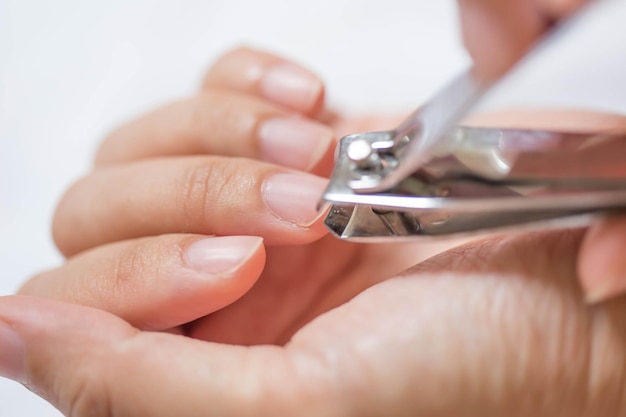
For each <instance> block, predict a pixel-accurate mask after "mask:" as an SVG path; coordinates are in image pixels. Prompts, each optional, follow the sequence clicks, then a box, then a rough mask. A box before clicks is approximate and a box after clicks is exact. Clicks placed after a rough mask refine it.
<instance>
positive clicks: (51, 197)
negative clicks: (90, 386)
mask: <svg viewBox="0 0 626 417" xmlns="http://www.w3.org/2000/svg"><path fill="white" fill-rule="evenodd" d="M619 1H620V0H614V1H613V3H617V2H619ZM623 3H624V4H626V2H623ZM622 12H626V10H624V8H623V7H622ZM455 13H456V10H455V3H454V2H453V0H437V1H433V0H386V1H384V2H382V1H375V0H316V1H314V2H306V3H304V2H297V1H293V0H292V1H288V0H264V1H252V0H228V1H227V0H205V1H202V0H182V1H181V0H178V1H173V0H172V1H166V0H145V1H142V0H134V1H129V0H108V1H99V2H96V1H84V0H82V1H81V0H55V1H45V0H39V1H37V0H0V295H2V294H10V293H12V292H14V291H15V289H16V288H17V287H18V285H19V283H20V282H21V281H23V280H24V279H25V278H27V277H28V276H29V275H31V274H32V273H34V272H35V271H38V270H41V269H44V268H49V267H52V266H54V265H57V264H58V263H59V262H61V259H60V257H59V256H58V254H57V253H56V251H55V250H54V246H53V244H52V242H51V238H50V235H49V223H50V219H51V215H52V212H53V209H54V205H55V202H56V201H57V200H58V198H59V197H60V194H61V193H62V191H63V189H64V188H66V187H67V186H68V185H69V184H70V183H71V181H73V180H74V179H76V178H77V177H79V176H80V175H81V174H83V173H85V172H86V171H87V170H88V169H89V166H90V160H91V158H92V155H93V152H94V149H95V146H96V144H97V143H98V141H99V140H100V139H101V138H102V137H103V136H104V135H105V134H106V132H107V131H109V130H110V129H111V128H112V127H114V126H115V125H116V124H118V123H120V122H121V121H124V120H126V119H128V118H130V117H133V116H135V115H137V114H139V113H141V112H143V111H146V110H148V109H150V108H152V107H154V106H156V105H159V104H161V103H164V102H167V101H169V100H172V99H175V98H178V97H181V96H186V95H189V94H192V93H193V91H194V90H195V89H196V88H197V86H198V84H199V81H200V79H201V77H202V73H203V71H204V70H205V69H206V68H207V66H208V65H209V63H210V62H211V61H212V60H214V59H215V58H216V57H217V56H218V55H219V54H220V53H221V52H223V51H226V50H228V49H229V48H231V47H233V46H236V45H241V44H248V45H252V46H259V47H262V48H265V49H268V50H271V51H274V52H278V53H283V54H285V55H287V56H290V57H292V58H294V59H296V60H298V61H299V62H301V63H303V64H305V65H307V66H309V67H310V68H312V69H313V70H315V71H316V72H317V73H319V74H320V75H321V76H322V78H323V79H324V80H325V81H326V82H327V85H328V93H329V100H330V102H331V103H332V105H333V106H335V107H339V108H343V109H348V110H350V111H351V112H358V111H362V110H375V111H382V112H385V113H392V112H394V111H397V110H407V109H411V108H413V107H415V106H416V105H418V104H419V103H420V102H422V101H423V100H424V99H426V98H427V97H428V96H429V95H431V94H432V93H433V92H434V91H435V90H436V89H437V88H439V87H440V86H441V85H442V84H443V83H444V82H445V81H446V80H448V79H449V78H450V77H452V76H453V75H454V74H456V73H458V72H459V71H460V70H461V69H462V68H464V67H465V66H466V65H467V62H468V61H467V57H466V56H465V54H464V52H463V50H462V48H461V44H460V41H459V38H458V25H457V21H456V15H455ZM605 14H606V13H605ZM621 16H622V17H621V20H622V21H623V18H624V17H625V16H626V15H625V14H624V13H622V15H621ZM603 19H605V20H606V19H610V17H607V16H604V18H603ZM613 21H614V23H613V24H612V25H609V24H602V25H596V26H597V28H596V29H598V28H599V29H598V30H596V32H598V35H597V37H596V38H595V40H596V43H594V44H593V45H594V48H593V51H594V52H593V56H590V55H584V54H581V53H580V48H579V47H573V46H571V45H570V48H569V49H568V48H565V47H564V48H562V50H563V52H562V53H561V54H553V55H551V56H550V57H549V58H548V59H546V63H545V64H544V68H545V71H544V72H542V77H543V79H544V86H543V88H539V89H538V88H530V89H529V88H528V86H529V85H533V86H535V87H536V86H537V85H540V84H541V82H540V81H537V80H534V81H533V76H532V75H531V76H529V77H527V80H526V81H525V82H518V83H515V84H514V88H512V89H511V91H512V92H513V93H514V94H513V93H511V94H510V95H509V99H511V97H515V98H516V99H517V101H515V100H513V102H516V103H522V104H533V103H535V101H536V100H537V99H538V97H540V96H541V97H542V99H543V102H548V103H550V104H559V105H562V104H566V105H572V104H574V105H583V104H584V105H586V106H591V107H594V108H603V109H608V110H614V111H621V112H624V113H626V85H625V84H626V83H625V82H624V81H623V76H622V75H621V74H625V73H626V71H625V70H624V69H625V68H626V65H621V64H624V62H622V63H621V64H620V65H606V62H607V60H611V62H614V61H616V60H621V61H624V60H626V54H624V53H623V52H621V54H619V53H618V54H616V53H613V54H611V52H612V51H613V52H614V51H615V49H611V48H613V47H611V46H607V45H606V44H607V42H606V40H607V39H615V38H616V37H617V38H619V39H626V32H625V29H623V26H624V25H623V24H619V23H616V22H618V21H617V20H615V19H613ZM581 42H582V43H583V44H584V43H585V40H584V39H583V40H582V41H581ZM588 42H592V41H588ZM578 46H580V43H578ZM617 50H618V51H625V50H626V48H624V47H623V45H622V48H621V49H617ZM596 55H597V56H596ZM616 55H617V57H616ZM620 56H621V58H620ZM568 60H569V61H568ZM564 68H568V71H564ZM573 68H577V69H580V68H584V69H585V71H583V72H584V73H585V74H586V75H585V76H586V82H583V83H581V82H578V81H576V82H575V80H574V79H573V78H572V77H573V76H572V75H571V73H572V72H573V71H570V70H571V69H573ZM574 72H575V71H574ZM540 78H541V77H540ZM546 78H547V79H548V80H549V82H545V79H546ZM529 80H530V81H529ZM589 80H594V83H592V82H591V81H589ZM528 83H530V84H528ZM1 354H2V352H0V355H1ZM58 415H59V414H58V412H56V411H55V410H54V409H52V407H50V406H48V405H47V404H46V403H45V402H43V401H42V400H39V399H38V398H37V397H35V396H34V395H32V394H30V393H28V392H27V391H26V390H25V389H24V388H22V387H21V386H19V385H17V384H14V383H12V382H9V381H6V380H2V379H1V378H0V417H5V416H6V417H26V416H29V417H33V416H37V417H46V416H58Z"/></svg>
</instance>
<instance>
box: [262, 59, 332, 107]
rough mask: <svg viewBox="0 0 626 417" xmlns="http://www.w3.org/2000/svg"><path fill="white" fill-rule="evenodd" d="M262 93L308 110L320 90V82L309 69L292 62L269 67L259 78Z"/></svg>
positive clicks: (290, 105) (276, 100) (283, 103)
mask: <svg viewBox="0 0 626 417" xmlns="http://www.w3.org/2000/svg"><path fill="white" fill-rule="evenodd" d="M261 91H262V92H263V95H264V96H265V97H266V98H268V99H270V100H272V101H275V102H277V103H279V104H282V105H285V106H287V107H291V108H293V109H297V110H303V111H307V110H310V109H311V107H312V106H313V104H314V103H315V101H316V100H317V99H318V97H319V95H320V94H321V91H322V83H321V81H320V80H319V79H317V77H315V76H314V75H313V74H312V73H310V72H309V71H307V70H305V69H303V68H300V67H298V66H296V65H293V64H287V63H283V64H278V65H275V66H273V67H271V68H269V69H268V70H267V71H266V73H265V74H264V75H263V78H262V80H261Z"/></svg>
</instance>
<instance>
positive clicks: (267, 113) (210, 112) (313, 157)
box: [96, 91, 334, 170]
mask: <svg viewBox="0 0 626 417" xmlns="http://www.w3.org/2000/svg"><path fill="white" fill-rule="evenodd" d="M333 143H334V139H333V132H332V130H331V129H330V128H328V127H326V126H324V125H322V124H320V123H317V122H315V121H313V120H309V119H305V118H302V117H296V116H294V115H292V114H289V113H287V112H285V111H284V110H281V109H280V108H278V107H276V106H274V105H271V104H269V103H266V102H264V101H262V100H260V99H258V98H254V97H248V96H245V95H242V94H237V93H231V92H224V91H209V92H205V93H202V94H200V95H198V96H197V97H194V98H192V99H187V100H182V101H178V102H176V103H173V104H170V105H168V106H165V107H162V108H160V109H158V110H156V111H154V112H152V113H149V114H147V115H146V116H144V117H142V118H140V119H138V120H136V121H133V122H131V123H128V124H127V125H125V126H123V127H121V128H120V129H118V130H116V131H115V132H114V133H113V134H111V135H110V136H109V137H108V138H107V139H106V140H105V141H104V142H103V144H102V146H101V148H100V150H99V151H98V155H97V156H96V165H98V166H103V165H110V164H115V163H120V162H126V161H130V160H135V159H140V158H150V157H157V156H170V155H196V154H212V155H224V156H241V157H247V158H254V159H261V160H265V161H268V162H273V163H276V164H279V165H283V166H286V167H290V168H295V169H299V170H311V169H312V168H313V167H315V165H316V164H317V163H318V162H319V161H320V159H322V157H323V156H324V154H326V153H327V151H328V150H329V148H330V146H331V145H332V144H333Z"/></svg>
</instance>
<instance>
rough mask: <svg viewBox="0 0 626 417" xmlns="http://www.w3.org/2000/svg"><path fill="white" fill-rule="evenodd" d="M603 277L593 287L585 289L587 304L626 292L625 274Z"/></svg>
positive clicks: (599, 301)
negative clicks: (603, 278)
mask: <svg viewBox="0 0 626 417" xmlns="http://www.w3.org/2000/svg"><path fill="white" fill-rule="evenodd" d="M605 279H606V280H603V281H601V282H600V283H598V284H596V286H595V287H592V288H589V289H586V291H585V302H586V303H587V304H598V303H601V302H603V301H606V300H608V299H610V298H613V297H617V296H618V295H622V294H624V293H625V292H626V275H620V276H619V277H605Z"/></svg>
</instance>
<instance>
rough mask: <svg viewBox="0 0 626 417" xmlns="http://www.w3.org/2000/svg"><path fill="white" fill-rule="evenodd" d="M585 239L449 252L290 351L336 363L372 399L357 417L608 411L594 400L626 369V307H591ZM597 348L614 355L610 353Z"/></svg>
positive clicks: (324, 319)
mask: <svg viewBox="0 0 626 417" xmlns="http://www.w3.org/2000/svg"><path fill="white" fill-rule="evenodd" d="M581 235H582V234H581V233H578V232H575V233H571V232H559V233H534V234H527V235H517V236H509V237H504V238H496V239H489V240H486V241H483V242H481V243H479V244H471V245H468V246H465V247H463V249H459V250H452V251H448V252H446V253H443V254H442V255H439V256H436V257H434V258H433V259H432V260H431V261H426V262H424V263H422V264H421V265H419V266H418V267H417V268H416V269H414V270H413V271H411V272H408V273H406V274H404V276H403V277H400V278H395V279H392V280H388V281H386V282H384V283H380V284H378V285H376V286H374V287H373V288H371V289H369V290H367V291H366V292H364V293H363V294H361V295H359V296H358V297H356V298H355V299H354V300H352V301H350V302H349V303H347V304H346V305H344V306H342V307H340V308H338V309H336V310H334V311H332V312H329V313H327V314H324V315H323V316H321V317H319V318H318V319H317V320H315V321H314V322H313V323H311V324H310V325H308V326H305V327H304V328H303V329H302V330H301V331H300V332H299V333H298V334H296V335H295V336H294V338H293V341H292V342H291V343H290V347H291V348H295V349H299V348H303V349H305V350H306V352H307V353H309V354H312V356H314V357H315V358H317V359H318V360H319V361H320V363H323V364H328V363H332V364H333V366H334V368H333V371H332V376H333V377H334V378H339V379H341V382H340V383H339V384H337V385H341V386H343V387H349V388H348V389H346V391H345V392H347V393H359V392H360V393H365V392H367V393H368V398H366V399H364V398H363V397H358V395H355V397H357V398H354V401H355V404H356V406H357V407H358V406H359V405H361V404H362V407H363V409H361V410H359V411H360V412H355V413H354V415H382V414H384V415H405V414H406V415H491V414H489V413H485V412H484V411H485V407H492V408H490V409H493V411H494V412H493V415H503V413H504V414H506V412H505V411H504V410H507V409H509V410H511V409H517V408H516V407H515V406H514V405H515V404H517V405H520V406H521V404H524V407H522V408H520V413H519V414H520V415H557V414H558V412H560V413H561V414H558V415H581V412H580V409H577V407H581V406H582V405H583V403H581V402H584V401H588V402H587V403H586V404H585V405H586V406H589V407H590V409H594V406H595V407H597V406H598V405H601V406H602V407H606V404H594V403H598V401H594V399H596V400H597V399H598V398H600V397H598V396H597V395H596V394H599V393H602V394H603V397H604V399H605V400H606V399H607V398H606V397H607V395H606V394H607V388H609V387H610V386H611V385H610V384H611V383H610V381H611V380H612V379H611V378H612V377H613V376H617V375H619V374H621V372H622V370H621V369H616V368H615V367H614V366H612V365H611V364H615V363H622V361H623V359H624V354H623V352H624V348H625V346H624V339H623V337H622V335H623V334H624V331H625V330H626V327H625V326H626V314H625V313H626V309H624V305H623V303H614V304H612V305H608V306H601V307H597V308H595V309H590V308H588V307H587V306H586V305H585V304H584V302H583V301H582V297H581V293H580V290H579V288H578V285H577V281H576V272H575V270H576V269H575V259H576V252H577V248H578V243H579V241H580V237H581ZM594 346H595V347H599V346H603V349H602V352H601V353H600V355H599V356H594ZM595 353H599V352H595ZM614 355H616V356H614ZM607 357H610V358H613V359H615V360H614V361H606V360H605V358H607ZM320 358H321V359H320ZM342 384H343V385H342ZM607 384H608V385H607ZM563 393H565V394H563ZM611 393H613V394H615V395H616V398H615V399H618V398H620V397H619V396H620V395H622V393H621V392H620V391H619V390H618V389H615V390H612V389H611ZM584 394H587V395H588V396H587V397H585V395H584ZM562 395H567V398H566V399H565V401H561V402H558V401H557V402H554V401H551V400H554V399H555V398H558V397H559V396H562ZM585 398H586V399H585ZM550 399H551V400H550ZM590 399H591V400H590ZM564 404H565V405H566V406H567V407H572V409H571V410H569V409H568V410H564V409H563V406H564ZM372 407H374V408H372ZM376 407H380V410H377V408H376ZM386 407H387V408H386ZM394 407H395V409H394ZM472 407H476V409H475V410H474V409H473V408H472ZM511 407H513V408H511ZM526 407H530V409H527V408H526ZM550 407H552V408H550ZM554 407H559V408H554ZM372 409H374V410H377V411H372ZM603 409H604V408H603ZM609 409H610V407H609V408H606V409H605V411H606V410H609ZM403 410H404V413H403ZM407 410H410V412H409V411H407ZM481 410H482V412H480V411H481ZM498 410H499V411H498ZM539 410H542V411H541V412H539ZM567 411H571V412H569V413H568V412H567ZM600 414H601V415H605V414H603V413H598V414H595V415H600ZM615 414H617V413H615ZM615 414H610V412H607V413H606V415H615ZM507 415H508V414H507ZM516 415H517V414H516Z"/></svg>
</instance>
